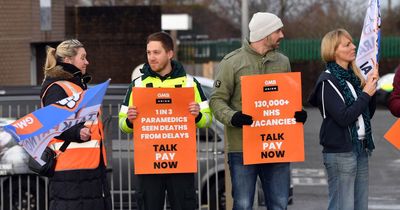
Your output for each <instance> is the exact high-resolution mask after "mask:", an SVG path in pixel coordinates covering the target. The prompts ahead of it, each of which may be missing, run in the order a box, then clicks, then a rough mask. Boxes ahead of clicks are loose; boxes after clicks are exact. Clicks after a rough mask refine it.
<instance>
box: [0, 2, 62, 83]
mask: <svg viewBox="0 0 400 210" xmlns="http://www.w3.org/2000/svg"><path fill="white" fill-rule="evenodd" d="M51 14H52V20H51V26H52V30H51V31H42V30H41V29H40V5H39V1H25V0H14V1H2V2H1V4H0V85H30V84H36V83H37V75H36V72H37V68H36V51H37V47H38V46H41V45H42V44H44V43H52V42H57V41H60V40H63V39H64V34H65V27H64V25H65V21H64V19H65V18H64V17H65V15H64V2H63V1H53V4H52V7H51ZM41 43H42V44H41Z"/></svg>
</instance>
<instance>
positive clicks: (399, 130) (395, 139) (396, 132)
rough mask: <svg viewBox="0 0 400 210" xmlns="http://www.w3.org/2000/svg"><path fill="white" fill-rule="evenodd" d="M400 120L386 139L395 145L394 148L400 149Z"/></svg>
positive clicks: (389, 131)
mask: <svg viewBox="0 0 400 210" xmlns="http://www.w3.org/2000/svg"><path fill="white" fill-rule="evenodd" d="M399 136H400V120H397V121H396V122H395V123H394V124H393V125H392V127H390V129H389V130H388V131H387V132H386V134H385V136H384V137H385V139H386V140H387V141H388V142H390V143H391V144H393V146H394V147H396V148H397V149H400V139H399Z"/></svg>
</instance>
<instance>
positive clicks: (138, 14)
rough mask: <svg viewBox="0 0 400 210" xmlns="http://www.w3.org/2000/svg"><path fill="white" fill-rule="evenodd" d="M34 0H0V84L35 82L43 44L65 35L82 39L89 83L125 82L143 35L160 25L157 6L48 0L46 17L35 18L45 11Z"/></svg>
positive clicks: (138, 58) (141, 52)
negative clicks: (70, 3)
mask: <svg viewBox="0 0 400 210" xmlns="http://www.w3.org/2000/svg"><path fill="white" fill-rule="evenodd" d="M39 2H40V1H39V0H36V1H25V0H15V1H2V3H1V4H0V86H6V85H40V83H41V81H42V80H43V70H42V68H43V65H44V61H45V56H46V55H45V48H46V45H49V46H52V47H55V46H57V44H58V43H60V42H61V41H63V40H65V39H70V38H77V39H79V40H80V41H81V42H82V43H83V44H84V45H85V48H86V51H87V52H88V59H89V62H90V65H89V66H88V72H89V73H92V74H94V75H95V77H94V81H93V82H94V83H97V82H101V81H104V80H106V79H108V78H111V79H112V82H113V83H127V82H130V75H131V72H132V70H133V68H134V67H135V66H136V65H138V64H140V63H143V62H144V61H145V47H146V43H145V42H146V36H147V35H148V34H150V33H153V32H156V31H160V30H161V9H160V7H158V6H150V7H148V6H138V7H134V6H133V7H66V6H65V5H66V1H48V2H49V4H50V3H51V7H47V11H48V14H50V19H47V20H50V21H47V22H46V21H42V22H41V18H42V20H43V17H45V16H43V14H46V13H45V12H46V11H43V8H42V10H41V5H40V3H39ZM49 6H50V5H49ZM42 7H43V5H42ZM41 15H42V16H43V17H41ZM44 19H46V18H44ZM43 23H47V24H43ZM46 27H47V30H43V28H46ZM41 28H42V29H41Z"/></svg>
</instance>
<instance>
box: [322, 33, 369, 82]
mask: <svg viewBox="0 0 400 210" xmlns="http://www.w3.org/2000/svg"><path fill="white" fill-rule="evenodd" d="M342 37H346V38H348V39H349V40H350V41H351V42H353V38H352V37H351V35H350V34H349V32H347V31H346V30H345V29H342V28H339V29H335V30H333V31H330V32H328V33H327V34H325V36H324V38H322V41H321V58H322V60H323V61H324V62H326V63H327V62H331V61H336V58H335V52H336V49H337V48H338V46H339V44H340V41H341V38H342ZM350 65H351V68H352V69H353V72H354V74H355V75H356V76H357V77H358V78H359V79H360V81H361V87H364V85H365V79H364V77H363V76H362V74H361V71H360V69H359V68H358V67H357V65H356V61H355V60H353V61H351V62H350Z"/></svg>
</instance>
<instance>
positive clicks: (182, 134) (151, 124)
mask: <svg viewBox="0 0 400 210" xmlns="http://www.w3.org/2000/svg"><path fill="white" fill-rule="evenodd" d="M132 97H133V104H134V105H135V106H136V107H137V110H138V112H139V114H138V117H137V118H136V119H135V120H134V121H133V126H134V130H133V139H134V140H133V141H134V142H133V143H134V144H133V145H134V164H135V165H134V171H135V174H165V173H191V172H196V171H197V161H196V125H195V117H194V116H193V115H191V114H190V113H189V109H188V107H189V103H190V102H193V101H194V89H193V88H138V87H134V88H133V89H132Z"/></svg>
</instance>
